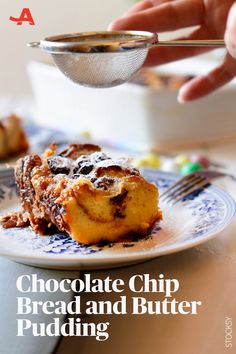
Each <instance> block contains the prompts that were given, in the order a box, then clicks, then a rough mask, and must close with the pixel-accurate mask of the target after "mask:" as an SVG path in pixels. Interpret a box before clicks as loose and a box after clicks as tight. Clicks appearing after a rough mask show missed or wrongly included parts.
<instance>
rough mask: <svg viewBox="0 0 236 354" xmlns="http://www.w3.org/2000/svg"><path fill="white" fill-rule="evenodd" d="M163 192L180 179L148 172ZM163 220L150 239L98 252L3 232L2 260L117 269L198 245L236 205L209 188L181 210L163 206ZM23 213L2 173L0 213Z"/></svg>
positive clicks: (62, 238) (24, 232) (61, 239)
mask: <svg viewBox="0 0 236 354" xmlns="http://www.w3.org/2000/svg"><path fill="white" fill-rule="evenodd" d="M143 174H144V176H145V177H146V178H147V179H148V180H149V181H154V182H155V183H157V185H158V187H159V189H160V191H162V190H163V189H165V188H167V187H168V186H170V185H171V184H172V183H173V182H174V181H176V179H178V178H179V177H178V176H176V175H174V174H169V173H164V172H159V171H157V170H144V171H143ZM161 207H162V209H163V213H164V219H163V221H162V222H161V223H159V224H157V225H156V226H155V227H154V229H153V232H152V234H151V235H149V237H147V238H145V239H142V240H139V241H134V242H120V243H116V244H107V245H99V246H85V245H82V244H78V243H77V242H75V241H73V240H71V239H70V237H68V236H66V235H62V234H56V235H53V236H44V237H40V236H38V235H36V234H35V233H34V232H33V231H32V230H30V229H29V228H25V229H17V228H15V229H7V230H6V229H2V228H0V256H3V257H7V258H9V259H11V260H13V261H16V262H20V263H24V264H29V265H33V266H37V267H43V268H57V269H99V268H109V267H117V266H122V265H127V264H132V263H137V262H139V261H143V260H147V259H151V258H155V257H158V256H161V255H165V254H170V253H174V252H178V251H181V250H184V249H187V248H190V247H193V246H196V245H199V244H201V243H203V242H205V241H207V240H209V239H211V238H213V237H214V236H216V235H217V234H218V233H219V232H221V231H222V230H223V229H224V228H225V227H226V226H227V225H228V224H229V223H230V221H231V219H232V218H233V216H234V214H235V202H234V200H233V199H232V198H231V197H230V196H229V195H228V194H227V193H225V192H224V191H222V190H220V189H218V188H216V187H213V186H211V187H209V188H208V189H207V190H205V191H203V192H202V193H201V194H200V195H198V196H192V197H191V198H189V199H188V200H187V201H186V202H185V203H184V204H180V205H178V206H166V205H161ZM19 208H20V205H19V199H18V196H17V193H16V186H15V184H14V180H13V176H12V175H10V174H9V175H7V174H6V173H3V174H1V173H0V210H1V214H2V215H4V214H6V213H7V212H8V211H10V210H17V209H19Z"/></svg>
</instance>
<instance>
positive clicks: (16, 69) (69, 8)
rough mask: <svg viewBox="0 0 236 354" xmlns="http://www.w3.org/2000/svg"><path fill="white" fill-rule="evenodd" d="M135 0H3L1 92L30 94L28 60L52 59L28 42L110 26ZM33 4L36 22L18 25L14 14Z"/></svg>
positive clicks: (17, 14)
mask: <svg viewBox="0 0 236 354" xmlns="http://www.w3.org/2000/svg"><path fill="white" fill-rule="evenodd" d="M134 2H135V1H133V0H113V1H112V0H100V1H98V0H64V1H58V0H49V1H48V0H40V1H38V0H23V1H22V0H20V1H19V0H11V1H8V0H1V2H0V3H1V12H0V23H1V31H0V44H1V48H2V50H1V57H0V63H1V70H0V93H3V94H8V93H9V94H17V95H18V94H19V95H22V94H29V93H30V85H29V81H28V79H27V75H26V64H27V63H28V62H29V61H30V60H33V59H37V60H40V59H44V60H46V59H48V58H47V56H46V55H45V54H43V53H41V52H40V51H32V50H29V49H28V48H27V47H26V43H27V42H30V41H37V40H39V39H42V38H45V37H46V36H49V35H54V34H62V33H70V32H82V31H94V30H106V28H107V26H108V24H109V23H110V22H111V21H112V20H113V19H114V18H116V17H118V16H120V15H121V14H122V13H123V12H124V11H125V9H127V8H128V7H129V6H131V5H132V4H133V3H134ZM24 7H29V8H30V10H31V12H32V15H33V17H34V20H35V23H36V25H35V26H29V25H28V24H23V25H22V26H17V25H16V24H15V23H13V22H11V21H9V17H10V16H14V17H17V16H19V15H20V13H21V11H22V8H24Z"/></svg>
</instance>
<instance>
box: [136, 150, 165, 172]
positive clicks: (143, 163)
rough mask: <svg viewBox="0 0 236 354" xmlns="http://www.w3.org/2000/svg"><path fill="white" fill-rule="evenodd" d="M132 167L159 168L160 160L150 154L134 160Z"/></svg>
mask: <svg viewBox="0 0 236 354" xmlns="http://www.w3.org/2000/svg"><path fill="white" fill-rule="evenodd" d="M134 165H135V166H136V167H147V168H148V167H149V168H160V167H161V159H160V157H159V156H158V155H157V154H154V153H151V152H150V153H148V154H146V155H144V156H143V157H141V158H139V159H135V160H134Z"/></svg>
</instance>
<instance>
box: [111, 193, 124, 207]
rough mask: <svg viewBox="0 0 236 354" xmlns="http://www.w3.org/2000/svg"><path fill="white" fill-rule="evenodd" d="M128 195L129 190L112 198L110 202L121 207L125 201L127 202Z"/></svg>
mask: <svg viewBox="0 0 236 354" xmlns="http://www.w3.org/2000/svg"><path fill="white" fill-rule="evenodd" d="M127 194H128V191H127V190H124V191H123V192H122V193H120V194H118V195H116V196H115V197H112V198H111V199H110V200H111V202H112V203H114V204H116V205H121V204H122V203H123V201H124V200H125V198H126V196H127Z"/></svg>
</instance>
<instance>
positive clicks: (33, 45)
mask: <svg viewBox="0 0 236 354" xmlns="http://www.w3.org/2000/svg"><path fill="white" fill-rule="evenodd" d="M27 47H30V48H40V42H29V43H27Z"/></svg>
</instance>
